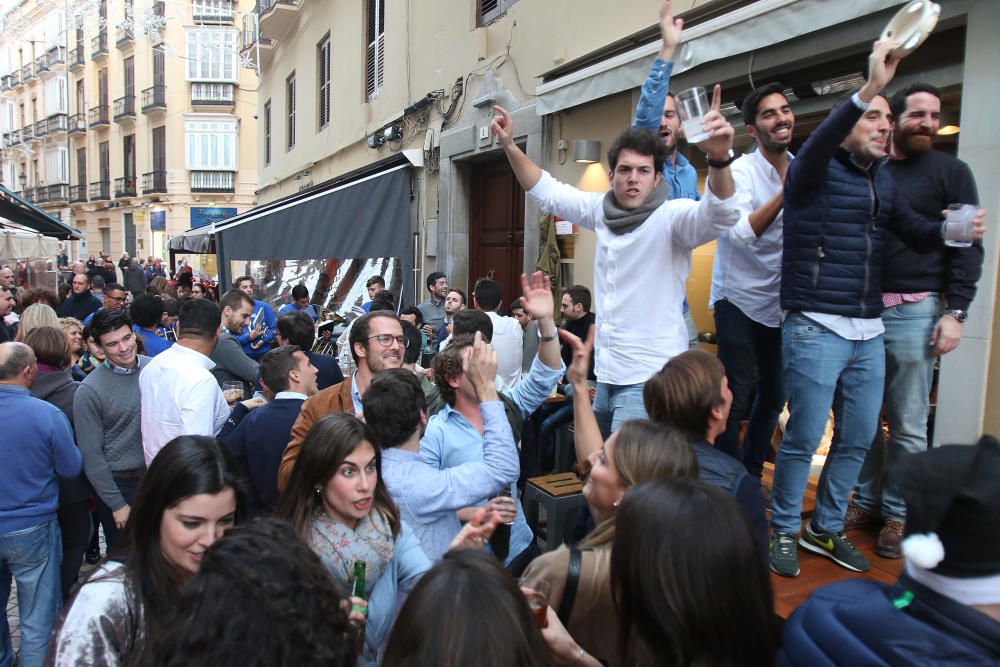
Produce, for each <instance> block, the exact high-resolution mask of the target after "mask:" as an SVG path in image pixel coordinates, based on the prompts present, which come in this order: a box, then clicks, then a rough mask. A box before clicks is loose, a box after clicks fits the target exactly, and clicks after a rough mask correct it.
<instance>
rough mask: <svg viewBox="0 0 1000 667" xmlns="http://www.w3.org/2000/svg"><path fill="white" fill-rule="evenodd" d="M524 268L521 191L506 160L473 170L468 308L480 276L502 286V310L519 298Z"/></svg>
mask: <svg viewBox="0 0 1000 667" xmlns="http://www.w3.org/2000/svg"><path fill="white" fill-rule="evenodd" d="M523 266H524V190H522V189H521V186H520V184H519V183H518V182H517V179H516V178H514V172H513V171H511V168H510V164H508V163H507V160H504V159H502V160H497V161H495V162H488V163H485V164H482V165H477V166H476V167H474V168H473V172H472V179H471V192H470V201H469V285H468V289H469V305H470V306H471V305H472V294H471V292H472V287H473V286H474V285H475V284H476V280H478V279H479V278H483V277H489V278H493V279H494V280H496V281H497V282H499V283H500V285H501V286H502V287H503V306H502V311H503V312H507V308H508V306H510V303H511V301H513V300H514V299H516V298H518V297H519V296H520V295H521V272H522V270H523Z"/></svg>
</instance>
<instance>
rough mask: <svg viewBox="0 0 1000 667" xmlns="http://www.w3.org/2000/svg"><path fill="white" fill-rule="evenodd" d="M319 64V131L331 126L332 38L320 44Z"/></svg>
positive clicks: (327, 38) (327, 37) (317, 69)
mask: <svg viewBox="0 0 1000 667" xmlns="http://www.w3.org/2000/svg"><path fill="white" fill-rule="evenodd" d="M318 51H319V53H318V55H319V63H318V67H317V68H316V71H317V72H318V73H319V129H321V130H322V129H324V128H326V126H327V125H329V124H330V36H329V35H327V36H326V38H325V39H324V40H323V41H322V42H320V45H319V49H318Z"/></svg>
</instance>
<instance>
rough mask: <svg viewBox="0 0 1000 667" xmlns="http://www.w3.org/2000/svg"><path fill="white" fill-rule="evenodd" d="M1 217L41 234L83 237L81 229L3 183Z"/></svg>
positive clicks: (73, 238) (67, 238) (72, 237)
mask: <svg viewBox="0 0 1000 667" xmlns="http://www.w3.org/2000/svg"><path fill="white" fill-rule="evenodd" d="M0 218H6V219H7V220H10V221H11V222H15V223H17V224H19V225H21V226H23V227H27V228H28V229H33V230H35V231H36V232H38V233H39V234H42V235H44V236H51V237H54V238H57V239H62V240H63V241H66V240H77V239H82V238H83V234H82V233H80V231H78V230H76V229H73V228H72V227H70V226H69V225H67V224H65V223H63V222H62V221H60V220H59V219H58V218H54V217H52V216H51V215H49V214H48V213H46V212H45V211H43V210H42V209H40V208H38V207H37V206H35V205H34V204H32V203H31V202H29V201H27V200H26V199H24V198H22V197H20V196H19V195H17V194H15V193H13V192H11V191H10V190H8V189H7V188H5V187H4V186H2V185H0Z"/></svg>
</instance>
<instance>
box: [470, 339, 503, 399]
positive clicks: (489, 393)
mask: <svg viewBox="0 0 1000 667" xmlns="http://www.w3.org/2000/svg"><path fill="white" fill-rule="evenodd" d="M465 375H466V377H468V378H469V382H471V383H472V386H473V388H474V389H475V390H476V396H477V397H478V398H479V400H480V401H492V400H496V397H497V392H496V377H497V353H496V350H494V349H493V347H492V346H491V345H490V344H489V343H487V342H486V341H484V340H483V334H482V333H481V332H479V331H477V332H476V337H475V341H474V342H473V343H472V348H471V350H470V352H468V356H467V357H466V358H465Z"/></svg>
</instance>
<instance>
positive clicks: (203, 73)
mask: <svg viewBox="0 0 1000 667" xmlns="http://www.w3.org/2000/svg"><path fill="white" fill-rule="evenodd" d="M238 36H239V33H237V31H236V30H234V29H232V28H198V29H196V30H188V32H187V80H188V81H226V82H229V83H239V74H238V72H237V70H236V54H237V53H238V51H239V42H238Z"/></svg>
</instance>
